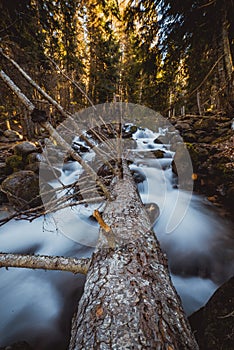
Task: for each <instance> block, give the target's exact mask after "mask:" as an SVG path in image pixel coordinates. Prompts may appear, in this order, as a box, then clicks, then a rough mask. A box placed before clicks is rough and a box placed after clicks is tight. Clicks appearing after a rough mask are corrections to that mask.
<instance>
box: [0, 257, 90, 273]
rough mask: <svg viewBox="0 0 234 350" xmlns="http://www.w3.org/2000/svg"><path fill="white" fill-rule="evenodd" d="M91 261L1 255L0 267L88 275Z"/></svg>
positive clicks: (87, 259)
mask: <svg viewBox="0 0 234 350" xmlns="http://www.w3.org/2000/svg"><path fill="white" fill-rule="evenodd" d="M89 265H90V259H89V258H86V259H77V258H64V257H61V256H46V255H23V254H11V253H0V267H6V268H8V267H21V268H29V269H43V270H60V271H69V272H72V273H75V274H76V273H82V274H86V273H87V272H88V269H89Z"/></svg>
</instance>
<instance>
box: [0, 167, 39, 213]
mask: <svg viewBox="0 0 234 350" xmlns="http://www.w3.org/2000/svg"><path fill="white" fill-rule="evenodd" d="M1 189H2V191H3V192H4V193H5V194H6V195H7V198H8V201H9V203H10V204H11V205H12V206H14V207H15V208H16V209H17V210H21V209H28V208H31V207H36V206H38V205H41V204H42V202H41V198H40V197H39V192H40V191H39V177H38V175H36V174H35V173H33V172H32V171H27V170H22V171H18V172H15V173H13V174H12V175H10V176H8V177H7V178H6V179H5V180H4V181H3V182H2V185H1Z"/></svg>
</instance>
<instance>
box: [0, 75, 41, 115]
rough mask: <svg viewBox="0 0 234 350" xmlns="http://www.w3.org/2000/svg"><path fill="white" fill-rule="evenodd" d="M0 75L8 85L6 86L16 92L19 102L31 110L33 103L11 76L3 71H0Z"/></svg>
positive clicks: (33, 107)
mask: <svg viewBox="0 0 234 350" xmlns="http://www.w3.org/2000/svg"><path fill="white" fill-rule="evenodd" d="M0 77H1V78H2V80H3V81H4V82H5V83H6V84H7V85H8V87H9V88H10V89H11V90H12V91H13V92H14V93H15V94H16V96H17V97H18V98H19V100H20V101H21V102H23V104H24V105H25V107H26V108H27V109H28V110H29V111H30V112H32V111H33V110H34V109H35V106H34V104H33V103H32V102H31V101H30V100H29V99H28V98H27V97H26V96H25V95H24V94H23V92H22V91H21V90H20V88H19V87H18V86H17V85H15V83H14V82H13V81H12V80H11V78H10V77H9V76H8V75H7V74H6V73H5V72H4V71H3V70H1V71H0Z"/></svg>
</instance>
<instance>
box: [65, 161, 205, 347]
mask: <svg viewBox="0 0 234 350" xmlns="http://www.w3.org/2000/svg"><path fill="white" fill-rule="evenodd" d="M123 167H124V177H123V179H120V180H118V182H116V183H115V185H113V189H112V193H113V195H114V197H115V199H114V200H112V201H108V202H107V204H106V207H105V210H104V213H103V221H104V222H105V225H102V226H103V228H101V229H100V238H99V242H98V245H97V247H96V250H95V253H94V254H93V257H92V261H91V265H90V268H89V271H88V274H87V280H86V284H85V289H84V293H83V296H82V298H81V300H80V302H79V306H78V312H77V315H76V316H75V317H74V319H73V324H72V334H71V341H70V346H69V350H74V349H77V350H78V349H89V350H91V349H95V350H97V349H103V350H104V349H165V350H166V349H167V350H172V349H174V350H175V349H178V350H182V349H186V350H188V349H193V350H194V349H198V345H197V343H196V341H195V339H194V336H193V334H192V332H191V329H190V326H189V324H188V321H187V319H186V316H185V314H184V311H183V309H182V307H181V302H180V299H179V297H178V295H177V293H176V291H175V288H174V286H173V285H172V282H171V278H170V275H169V271H168V266H167V259H166V257H165V255H164V254H163V253H162V251H161V249H160V247H159V243H158V241H157V239H156V238H155V236H154V233H153V231H152V229H151V224H150V221H149V218H148V216H147V213H146V211H145V209H144V206H143V204H142V202H141V200H140V198H139V196H138V193H137V190H136V187H135V184H134V182H133V179H132V176H131V174H130V171H129V169H128V167H127V166H126V164H123ZM106 226H107V227H108V228H109V230H107V229H106Z"/></svg>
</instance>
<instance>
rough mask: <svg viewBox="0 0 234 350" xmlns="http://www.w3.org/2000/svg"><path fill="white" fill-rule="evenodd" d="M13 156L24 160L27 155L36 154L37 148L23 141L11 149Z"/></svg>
mask: <svg viewBox="0 0 234 350" xmlns="http://www.w3.org/2000/svg"><path fill="white" fill-rule="evenodd" d="M13 151H14V154H16V155H18V156H22V157H23V158H26V157H27V155H28V154H30V153H33V152H37V147H36V146H35V145H34V143H32V142H28V141H24V142H20V143H17V145H15V146H14V147H13Z"/></svg>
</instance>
